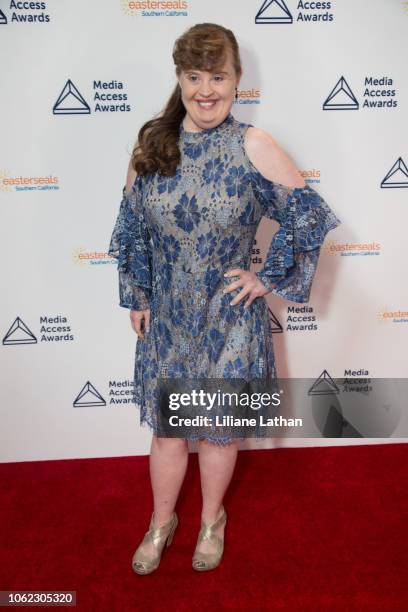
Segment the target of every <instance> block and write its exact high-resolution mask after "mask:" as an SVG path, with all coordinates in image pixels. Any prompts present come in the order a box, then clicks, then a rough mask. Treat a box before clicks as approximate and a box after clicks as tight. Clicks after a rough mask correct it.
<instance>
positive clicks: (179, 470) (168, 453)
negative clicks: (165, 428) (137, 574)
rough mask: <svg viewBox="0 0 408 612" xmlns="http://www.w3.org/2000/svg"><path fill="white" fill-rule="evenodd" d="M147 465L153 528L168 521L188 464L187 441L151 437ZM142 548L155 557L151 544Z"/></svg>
mask: <svg viewBox="0 0 408 612" xmlns="http://www.w3.org/2000/svg"><path fill="white" fill-rule="evenodd" d="M149 464H150V481H151V486H152V491H153V510H154V526H155V527H161V526H162V525H164V524H165V523H167V522H169V520H170V518H171V515H172V512H173V510H174V508H175V506H176V502H177V498H178V495H179V493H180V489H181V485H182V484H183V480H184V476H185V473H186V470H187V464H188V443H187V440H183V439H181V438H158V437H157V436H155V435H154V434H153V438H152V443H151V447H150V460H149ZM141 549H142V550H143V553H144V554H145V555H147V556H152V557H154V556H155V555H156V550H155V548H154V544H153V542H151V541H149V542H147V543H145V544H143V545H141Z"/></svg>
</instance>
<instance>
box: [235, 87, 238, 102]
mask: <svg viewBox="0 0 408 612" xmlns="http://www.w3.org/2000/svg"><path fill="white" fill-rule="evenodd" d="M235 99H236V100H238V88H237V87H236V88H235Z"/></svg>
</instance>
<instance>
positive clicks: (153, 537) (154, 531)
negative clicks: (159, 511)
mask: <svg viewBox="0 0 408 612" xmlns="http://www.w3.org/2000/svg"><path fill="white" fill-rule="evenodd" d="M153 518H154V512H153V514H152V518H151V519H150V525H149V531H146V533H145V535H144V537H143V540H142V542H141V543H140V545H139V547H138V548H137V550H136V552H135V554H134V555H133V558H132V568H133V570H134V571H135V572H136V573H137V574H140V575H145V574H150V573H151V572H154V570H155V569H157V568H158V567H159V564H160V559H161V555H162V552H163V549H164V547H165V545H167V546H170V544H171V542H172V540H173V535H174V531H175V529H176V527H177V525H178V518H177V514H176V513H175V512H173V514H172V516H171V518H170V520H169V521H168V522H167V523H165V524H164V525H162V526H161V527H155V526H154V521H153ZM148 542H152V543H153V546H154V548H155V549H156V555H155V556H154V557H153V558H152V557H150V556H148V555H146V554H145V553H144V552H143V551H142V547H143V544H147V543H148Z"/></svg>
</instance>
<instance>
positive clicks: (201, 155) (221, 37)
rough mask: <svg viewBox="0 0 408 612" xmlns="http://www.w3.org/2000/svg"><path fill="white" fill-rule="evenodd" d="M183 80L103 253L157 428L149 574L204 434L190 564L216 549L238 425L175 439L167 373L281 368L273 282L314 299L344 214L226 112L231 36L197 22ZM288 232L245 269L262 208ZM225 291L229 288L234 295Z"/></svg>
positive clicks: (146, 138)
mask: <svg viewBox="0 0 408 612" xmlns="http://www.w3.org/2000/svg"><path fill="white" fill-rule="evenodd" d="M173 59H174V63H175V65H176V77H177V81H178V83H177V85H176V87H175V89H174V91H173V93H172V95H171V96H170V98H169V101H168V103H167V105H166V107H165V109H164V111H163V113H162V114H161V116H160V117H156V118H154V119H152V120H151V121H148V122H147V123H146V124H145V125H144V126H143V127H142V128H141V130H140V131H139V135H138V143H137V145H136V146H135V148H134V151H133V154H132V158H131V162H130V164H129V170H128V176H127V182H126V187H125V188H124V193H123V199H122V202H121V207H120V211H119V215H118V219H117V222H116V225H115V229H114V232H113V235H112V239H111V244H110V248H109V253H110V255H112V256H113V257H115V258H117V259H118V269H119V287H120V305H121V306H123V307H126V308H129V309H130V318H131V323H132V327H133V329H134V330H135V332H136V333H137V336H138V338H139V339H140V340H139V341H138V342H137V345H136V363H135V398H136V402H137V403H138V404H139V405H140V408H141V422H142V423H146V424H148V425H149V426H150V427H151V429H152V430H153V438H152V445H151V454H150V474H151V484H152V490H153V513H152V517H151V521H150V526H149V530H148V531H147V532H146V534H145V536H144V538H143V541H142V542H141V544H140V546H139V547H138V549H137V550H136V552H135V554H134V556H133V559H132V566H133V569H134V571H135V572H137V573H138V574H148V573H150V572H152V571H154V570H155V569H156V568H157V567H158V565H159V563H160V558H161V554H162V551H163V548H164V546H165V545H166V544H167V546H168V545H169V544H170V542H171V541H172V538H173V534H174V530H175V528H176V526H177V523H178V519H177V515H176V513H175V511H174V508H175V505H176V501H177V498H178V494H179V491H180V488H181V485H182V482H183V479H184V475H185V472H186V468H187V461H188V442H187V440H188V439H196V440H199V449H198V453H199V454H198V458H199V468H200V477H201V487H202V498H203V506H202V512H201V528H200V531H199V534H198V540H197V546H196V549H195V552H194V555H193V568H194V569H196V570H199V571H205V570H209V569H213V568H215V567H216V566H217V565H218V564H219V562H220V560H221V557H222V553H223V545H224V528H225V524H226V512H225V509H224V506H223V498H224V495H225V492H226V490H227V487H228V485H229V483H230V480H231V476H232V474H233V470H234V467H235V462H236V457H237V438H236V437H235V438H234V435H233V432H232V431H231V428H228V427H214V426H208V427H207V426H206V427H202V428H198V427H197V428H194V427H193V428H190V429H189V430H188V431H187V430H186V431H185V432H183V435H180V436H178V437H173V436H172V435H171V434H168V429H167V430H166V429H165V428H164V429H163V427H162V421H161V419H160V415H159V412H160V411H159V407H158V406H159V386H158V379H159V378H169V379H173V380H175V379H179V380H180V379H187V378H194V377H196V378H199V377H201V378H208V379H210V378H214V379H217V378H222V379H230V378H234V377H239V378H242V379H244V380H251V379H253V378H256V379H257V378H260V379H266V380H271V381H272V380H274V379H275V378H276V369H275V361H274V355H273V349H272V342H271V330H270V323H269V315H268V308H267V304H266V301H265V299H264V298H263V296H264V295H266V294H267V293H268V292H270V291H272V292H273V293H275V294H277V295H280V296H281V297H283V298H285V299H288V300H293V301H295V302H305V301H307V300H308V297H309V293H310V288H311V284H312V280H313V276H314V273H315V270H316V266H317V260H318V256H319V251H320V246H321V244H322V242H323V240H324V237H325V235H326V234H327V232H328V231H329V230H330V229H333V228H334V227H336V226H337V225H339V223H340V221H339V220H338V218H337V217H336V216H335V215H334V213H333V212H332V211H331V209H330V208H329V206H328V205H327V204H326V203H325V202H324V200H323V199H322V198H321V197H320V196H319V195H318V194H317V193H316V192H315V191H314V190H313V189H312V188H311V187H310V186H308V185H306V184H305V182H304V180H303V178H302V176H301V175H300V173H299V172H298V170H297V169H296V168H295V166H294V165H293V163H292V162H291V161H290V159H289V158H288V156H287V155H286V154H285V153H284V152H283V151H282V149H281V148H280V147H279V146H278V144H277V143H276V142H275V141H274V140H273V138H272V137H271V136H270V135H269V134H267V133H265V132H264V131H262V130H261V129H257V128H255V127H253V126H250V125H249V124H244V123H240V122H238V121H237V120H235V119H234V117H233V116H232V114H231V112H230V111H231V107H232V104H233V102H234V97H235V96H236V95H237V87H238V84H239V81H240V78H241V74H242V68H241V62H240V57H239V49H238V45H237V42H236V39H235V37H234V35H233V33H232V32H231V31H230V30H228V29H225V28H223V27H222V26H219V25H216V24H210V23H203V24H197V25H195V26H194V27H192V28H190V29H189V30H188V31H187V32H185V33H184V34H183V35H182V36H181V37H180V38H179V39H178V40H177V41H176V43H175V47H174V50H173ZM262 215H263V216H266V217H269V218H271V219H276V220H278V221H279V223H280V229H279V231H278V232H277V233H276V234H275V236H274V238H273V240H272V243H271V246H270V248H269V251H268V254H267V258H266V261H265V264H264V266H263V268H262V269H261V270H259V271H258V272H257V273H254V272H251V271H250V270H249V267H250V263H251V247H252V244H253V239H254V236H255V233H256V229H257V226H258V224H259V221H260V219H261V217H262ZM231 297H232V298H233V299H232V300H231Z"/></svg>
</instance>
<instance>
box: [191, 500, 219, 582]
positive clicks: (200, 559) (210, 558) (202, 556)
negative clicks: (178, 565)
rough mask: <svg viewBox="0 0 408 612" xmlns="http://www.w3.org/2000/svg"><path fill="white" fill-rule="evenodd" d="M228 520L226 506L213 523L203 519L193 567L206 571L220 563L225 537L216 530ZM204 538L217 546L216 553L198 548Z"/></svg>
mask: <svg viewBox="0 0 408 612" xmlns="http://www.w3.org/2000/svg"><path fill="white" fill-rule="evenodd" d="M226 521H227V513H226V512H225V508H224V506H222V512H221V516H220V517H219V518H218V519H217V520H216V521H215V522H214V523H212V525H206V524H205V523H204V522H203V520H201V529H200V533H199V534H198V539H197V546H196V549H195V551H194V555H193V569H195V570H197V571H199V572H206V571H207V570H212V569H214V568H216V567H217V565H219V564H220V561H221V559H222V555H223V552H224V539H223V538H220V536H219V535H217V534H216V533H215V531H216V530H217V529H218V528H219V527H221V526H222V525H225V523H226ZM204 540H208V541H209V542H211V544H212V545H213V546H214V547H215V548H216V552H214V553H203V552H200V551H198V550H197V548H198V546H199V545H200V543H201V542H203V541H204Z"/></svg>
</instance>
